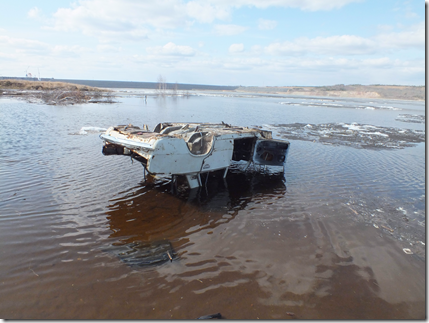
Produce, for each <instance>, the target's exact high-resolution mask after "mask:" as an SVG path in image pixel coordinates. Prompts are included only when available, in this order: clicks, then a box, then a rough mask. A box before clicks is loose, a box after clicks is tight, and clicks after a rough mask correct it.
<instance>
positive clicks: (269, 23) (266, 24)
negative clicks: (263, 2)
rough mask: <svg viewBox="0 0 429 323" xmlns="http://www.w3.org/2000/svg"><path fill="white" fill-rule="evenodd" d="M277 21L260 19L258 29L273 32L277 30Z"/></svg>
mask: <svg viewBox="0 0 429 323" xmlns="http://www.w3.org/2000/svg"><path fill="white" fill-rule="evenodd" d="M276 26H277V21H275V20H266V19H259V20H258V28H259V29H261V30H271V29H274V28H276Z"/></svg>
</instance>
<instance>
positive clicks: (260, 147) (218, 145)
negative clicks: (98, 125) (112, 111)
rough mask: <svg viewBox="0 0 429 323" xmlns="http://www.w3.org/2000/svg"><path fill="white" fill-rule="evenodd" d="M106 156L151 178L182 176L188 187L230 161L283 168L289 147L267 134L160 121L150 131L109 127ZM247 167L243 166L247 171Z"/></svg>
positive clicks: (226, 126) (197, 184) (216, 125)
mask: <svg viewBox="0 0 429 323" xmlns="http://www.w3.org/2000/svg"><path fill="white" fill-rule="evenodd" d="M100 138H101V139H102V140H103V141H104V146H103V150H102V152H103V154H104V155H126V156H130V157H131V158H133V159H135V160H137V161H139V162H140V163H141V164H142V165H143V167H144V170H145V172H146V171H147V172H148V173H149V174H151V175H153V176H172V177H173V178H174V177H175V176H185V177H186V180H187V183H188V185H189V187H190V188H191V189H193V188H197V187H200V186H201V177H200V174H202V173H208V172H213V171H219V170H223V171H224V172H223V176H224V177H226V175H227V172H228V168H229V166H230V165H231V163H232V162H233V161H237V162H238V161H247V166H249V165H250V164H251V163H253V164H254V165H265V166H281V167H283V171H284V164H285V162H286V156H287V154H288V152H289V146H290V143H289V142H288V141H285V140H277V139H273V138H272V133H271V131H267V130H261V129H256V128H248V127H237V126H231V125H229V124H226V123H223V122H222V123H185V122H183V123H180V122H179V123H172V122H167V123H159V124H158V125H157V126H156V127H155V129H154V130H153V131H149V130H148V127H147V126H146V125H144V126H143V128H139V127H137V126H133V125H131V124H129V125H118V126H115V127H110V128H109V129H107V131H106V132H105V133H104V134H101V135H100ZM246 168H247V167H246Z"/></svg>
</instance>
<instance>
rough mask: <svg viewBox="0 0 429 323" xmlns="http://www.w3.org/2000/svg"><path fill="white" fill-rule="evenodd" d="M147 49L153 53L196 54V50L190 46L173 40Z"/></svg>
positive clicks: (166, 54) (169, 54) (170, 54)
mask: <svg viewBox="0 0 429 323" xmlns="http://www.w3.org/2000/svg"><path fill="white" fill-rule="evenodd" d="M146 51H147V52H148V53H149V54H152V55H165V56H194V55H195V53H196V52H195V50H194V49H193V48H192V47H189V46H180V45H176V44H174V43H172V42H169V43H167V44H165V45H164V46H156V47H148V48H146Z"/></svg>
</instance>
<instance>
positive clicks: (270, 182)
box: [104, 169, 286, 266]
mask: <svg viewBox="0 0 429 323" xmlns="http://www.w3.org/2000/svg"><path fill="white" fill-rule="evenodd" d="M222 173H223V172H222ZM219 175H220V176H219ZM203 181H204V182H205V185H203V186H202V187H200V188H198V189H193V190H189V189H186V185H183V186H182V187H177V184H176V183H173V182H171V181H162V180H155V179H153V178H150V177H149V178H148V181H147V182H142V183H141V187H138V188H137V189H136V190H133V191H132V192H131V193H126V194H124V195H123V196H121V197H119V198H115V199H113V200H111V201H110V203H109V206H108V207H109V211H107V219H108V221H109V227H110V230H111V231H112V234H111V235H110V238H114V239H115V240H112V239H111V240H110V241H111V244H112V246H110V247H108V248H105V249H104V250H105V251H111V252H113V253H115V254H116V255H117V256H118V257H119V258H121V259H122V260H124V259H125V262H126V263H128V264H132V265H142V266H144V265H153V264H156V263H158V264H162V263H164V262H165V261H167V260H170V258H169V254H167V251H168V250H170V256H171V257H173V254H174V257H175V258H176V254H178V255H179V257H180V254H181V246H183V245H185V244H186V243H187V242H189V239H188V238H187V237H188V236H189V235H192V234H194V233H196V232H199V231H201V230H207V229H215V228H216V227H217V226H219V225H220V224H222V225H225V224H228V222H230V221H231V220H233V219H234V218H235V216H236V215H237V214H238V212H239V211H240V210H244V209H245V208H246V207H247V205H248V204H249V203H250V202H251V201H252V200H253V199H254V198H255V196H258V195H259V196H264V195H266V196H267V198H269V199H272V198H274V197H281V196H283V195H284V194H285V192H286V186H285V179H284V176H283V174H268V173H252V172H240V171H239V170H238V169H232V170H230V172H229V175H228V176H227V177H226V179H224V178H223V177H222V176H221V174H213V176H208V175H206V174H203ZM173 250H175V251H173ZM133 258H135V259H133Z"/></svg>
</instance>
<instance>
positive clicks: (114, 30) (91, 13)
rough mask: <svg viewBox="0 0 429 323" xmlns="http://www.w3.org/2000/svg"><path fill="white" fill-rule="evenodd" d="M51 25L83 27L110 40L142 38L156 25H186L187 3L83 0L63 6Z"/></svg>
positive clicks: (71, 28) (64, 28)
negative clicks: (67, 6) (185, 4)
mask: <svg viewBox="0 0 429 323" xmlns="http://www.w3.org/2000/svg"><path fill="white" fill-rule="evenodd" d="M53 16H54V24H53V26H51V27H50V28H51V29H54V30H57V31H80V32H82V33H84V34H86V35H90V36H96V37H99V38H100V39H101V40H104V41H107V40H109V39H111V38H120V39H124V38H125V39H129V40H141V39H146V38H147V35H148V32H149V31H150V30H152V29H153V28H155V29H173V28H177V27H186V25H187V15H186V7H185V6H184V4H183V3H181V2H180V1H179V0H165V1H155V2H149V1H133V0H121V1H119V0H110V1H104V0H82V1H80V2H79V4H78V5H74V6H73V7H72V8H60V9H58V10H57V11H56V12H55V14H54V15H53Z"/></svg>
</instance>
